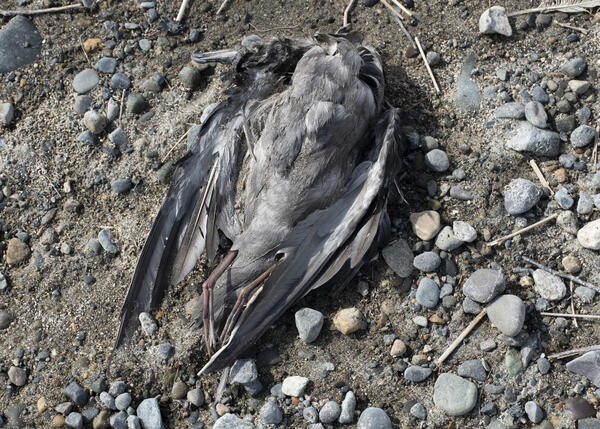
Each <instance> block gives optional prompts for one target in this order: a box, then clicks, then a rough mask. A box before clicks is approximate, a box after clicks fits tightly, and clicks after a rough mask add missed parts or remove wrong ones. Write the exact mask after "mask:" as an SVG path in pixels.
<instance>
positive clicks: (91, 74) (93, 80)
mask: <svg viewBox="0 0 600 429" xmlns="http://www.w3.org/2000/svg"><path fill="white" fill-rule="evenodd" d="M98 81H99V78H98V73H96V71H95V70H94V69H85V70H82V71H80V72H79V73H77V74H76V75H75V77H74V78H73V89H74V90H75V92H77V93H79V94H85V93H86V92H89V91H91V90H92V89H94V88H95V87H96V85H98Z"/></svg>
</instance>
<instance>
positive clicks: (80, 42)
mask: <svg viewBox="0 0 600 429" xmlns="http://www.w3.org/2000/svg"><path fill="white" fill-rule="evenodd" d="M79 46H81V50H82V51H83V55H85V59H86V60H87V62H88V64H89V65H92V63H91V62H90V57H88V54H87V52H85V48H84V47H83V42H82V41H81V36H80V37H79Z"/></svg>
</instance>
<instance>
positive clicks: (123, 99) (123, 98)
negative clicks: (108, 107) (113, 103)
mask: <svg viewBox="0 0 600 429" xmlns="http://www.w3.org/2000/svg"><path fill="white" fill-rule="evenodd" d="M123 101H125V89H123V92H122V93H121V105H120V106H119V125H121V116H123Z"/></svg>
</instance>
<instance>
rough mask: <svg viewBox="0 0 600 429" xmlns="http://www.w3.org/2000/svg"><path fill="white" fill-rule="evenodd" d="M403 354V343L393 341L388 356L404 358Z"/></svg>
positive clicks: (404, 346) (397, 340)
mask: <svg viewBox="0 0 600 429" xmlns="http://www.w3.org/2000/svg"><path fill="white" fill-rule="evenodd" d="M404 353H406V344H405V343H404V341H402V340H400V339H396V340H394V343H393V344H392V348H391V350H390V354H391V355H392V356H396V357H400V356H404Z"/></svg>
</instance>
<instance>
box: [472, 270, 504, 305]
mask: <svg viewBox="0 0 600 429" xmlns="http://www.w3.org/2000/svg"><path fill="white" fill-rule="evenodd" d="M505 287H506V284H505V282H504V275H503V274H502V271H499V270H492V269H490V268H482V269H479V270H477V271H475V272H474V273H473V274H471V276H470V277H469V278H468V279H467V281H466V282H465V284H464V285H463V288H462V291H463V293H464V294H465V296H467V297H469V298H471V299H472V300H473V301H475V302H479V303H481V304H485V303H488V302H490V301H491V300H492V299H494V298H495V297H496V296H498V295H499V294H501V293H502V292H503V291H504V288H505Z"/></svg>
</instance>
